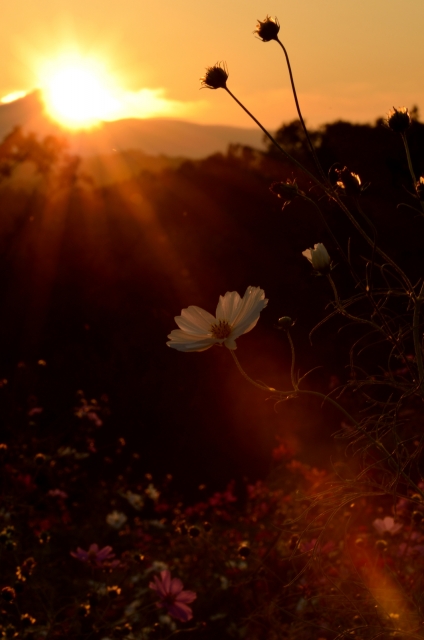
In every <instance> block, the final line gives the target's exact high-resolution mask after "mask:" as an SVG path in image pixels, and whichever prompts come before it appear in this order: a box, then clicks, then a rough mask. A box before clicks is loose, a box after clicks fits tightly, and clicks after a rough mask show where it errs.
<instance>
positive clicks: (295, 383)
mask: <svg viewBox="0 0 424 640" xmlns="http://www.w3.org/2000/svg"><path fill="white" fill-rule="evenodd" d="M286 333H287V338H288V341H289V343H290V349H291V367H290V378H291V383H292V385H293V389H295V390H296V391H297V388H298V384H297V382H296V378H295V375H294V365H295V362H296V353H295V350H294V344H293V340H292V337H291V335H290V331H289V330H288V329H287V331H286Z"/></svg>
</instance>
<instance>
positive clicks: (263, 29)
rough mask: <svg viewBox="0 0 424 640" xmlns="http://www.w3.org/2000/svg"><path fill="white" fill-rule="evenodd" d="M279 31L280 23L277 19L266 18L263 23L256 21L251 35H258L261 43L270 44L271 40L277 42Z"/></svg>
mask: <svg viewBox="0 0 424 640" xmlns="http://www.w3.org/2000/svg"><path fill="white" fill-rule="evenodd" d="M279 31H280V23H279V22H278V19H277V18H270V17H269V16H267V17H266V18H265V20H263V21H261V20H258V24H257V25H256V29H255V30H254V32H253V33H255V34H256V35H258V36H259V37H260V39H261V40H262V42H270V41H271V40H278V32H279Z"/></svg>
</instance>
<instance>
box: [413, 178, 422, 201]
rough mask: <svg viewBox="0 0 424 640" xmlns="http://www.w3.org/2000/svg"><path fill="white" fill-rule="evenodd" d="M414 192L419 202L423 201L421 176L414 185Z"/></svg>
mask: <svg viewBox="0 0 424 640" xmlns="http://www.w3.org/2000/svg"><path fill="white" fill-rule="evenodd" d="M415 191H416V192H417V196H418V198H419V199H420V200H423V201H424V176H421V177H420V179H419V180H418V181H417V183H416V185H415Z"/></svg>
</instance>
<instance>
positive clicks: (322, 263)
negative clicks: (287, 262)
mask: <svg viewBox="0 0 424 640" xmlns="http://www.w3.org/2000/svg"><path fill="white" fill-rule="evenodd" d="M302 256H305V258H307V259H308V260H309V262H310V263H311V265H312V266H313V268H314V269H315V271H318V273H320V274H321V275H325V274H327V273H330V271H331V258H330V256H329V255H328V251H327V249H326V248H325V247H324V245H323V244H322V242H318V244H316V245H315V246H314V248H313V249H306V250H305V251H302Z"/></svg>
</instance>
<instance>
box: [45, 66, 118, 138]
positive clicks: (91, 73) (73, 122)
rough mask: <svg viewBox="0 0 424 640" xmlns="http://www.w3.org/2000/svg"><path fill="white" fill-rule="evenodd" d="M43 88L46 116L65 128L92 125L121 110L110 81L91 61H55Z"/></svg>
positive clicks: (99, 67)
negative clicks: (47, 114)
mask: <svg viewBox="0 0 424 640" xmlns="http://www.w3.org/2000/svg"><path fill="white" fill-rule="evenodd" d="M43 85H44V86H43V95H44V100H45V103H46V109H47V111H48V113H49V115H50V116H51V117H52V118H54V119H55V120H57V121H58V122H59V123H60V124H61V125H62V126H65V127H67V128H71V129H79V128H87V127H92V126H95V125H96V124H98V123H99V122H101V121H102V120H107V119H110V118H113V116H114V114H115V113H116V112H117V111H118V110H119V107H120V104H119V100H118V99H117V98H116V97H115V95H116V89H114V87H113V83H112V81H111V79H110V78H109V77H108V76H107V74H106V73H105V71H104V69H103V68H102V67H101V66H100V65H98V64H96V63H94V62H93V61H90V60H84V59H82V58H81V59H71V60H62V61H61V60H58V61H57V62H55V63H53V64H51V65H50V68H49V69H48V70H47V72H46V73H45V81H44V82H43ZM114 92H115V95H114Z"/></svg>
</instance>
